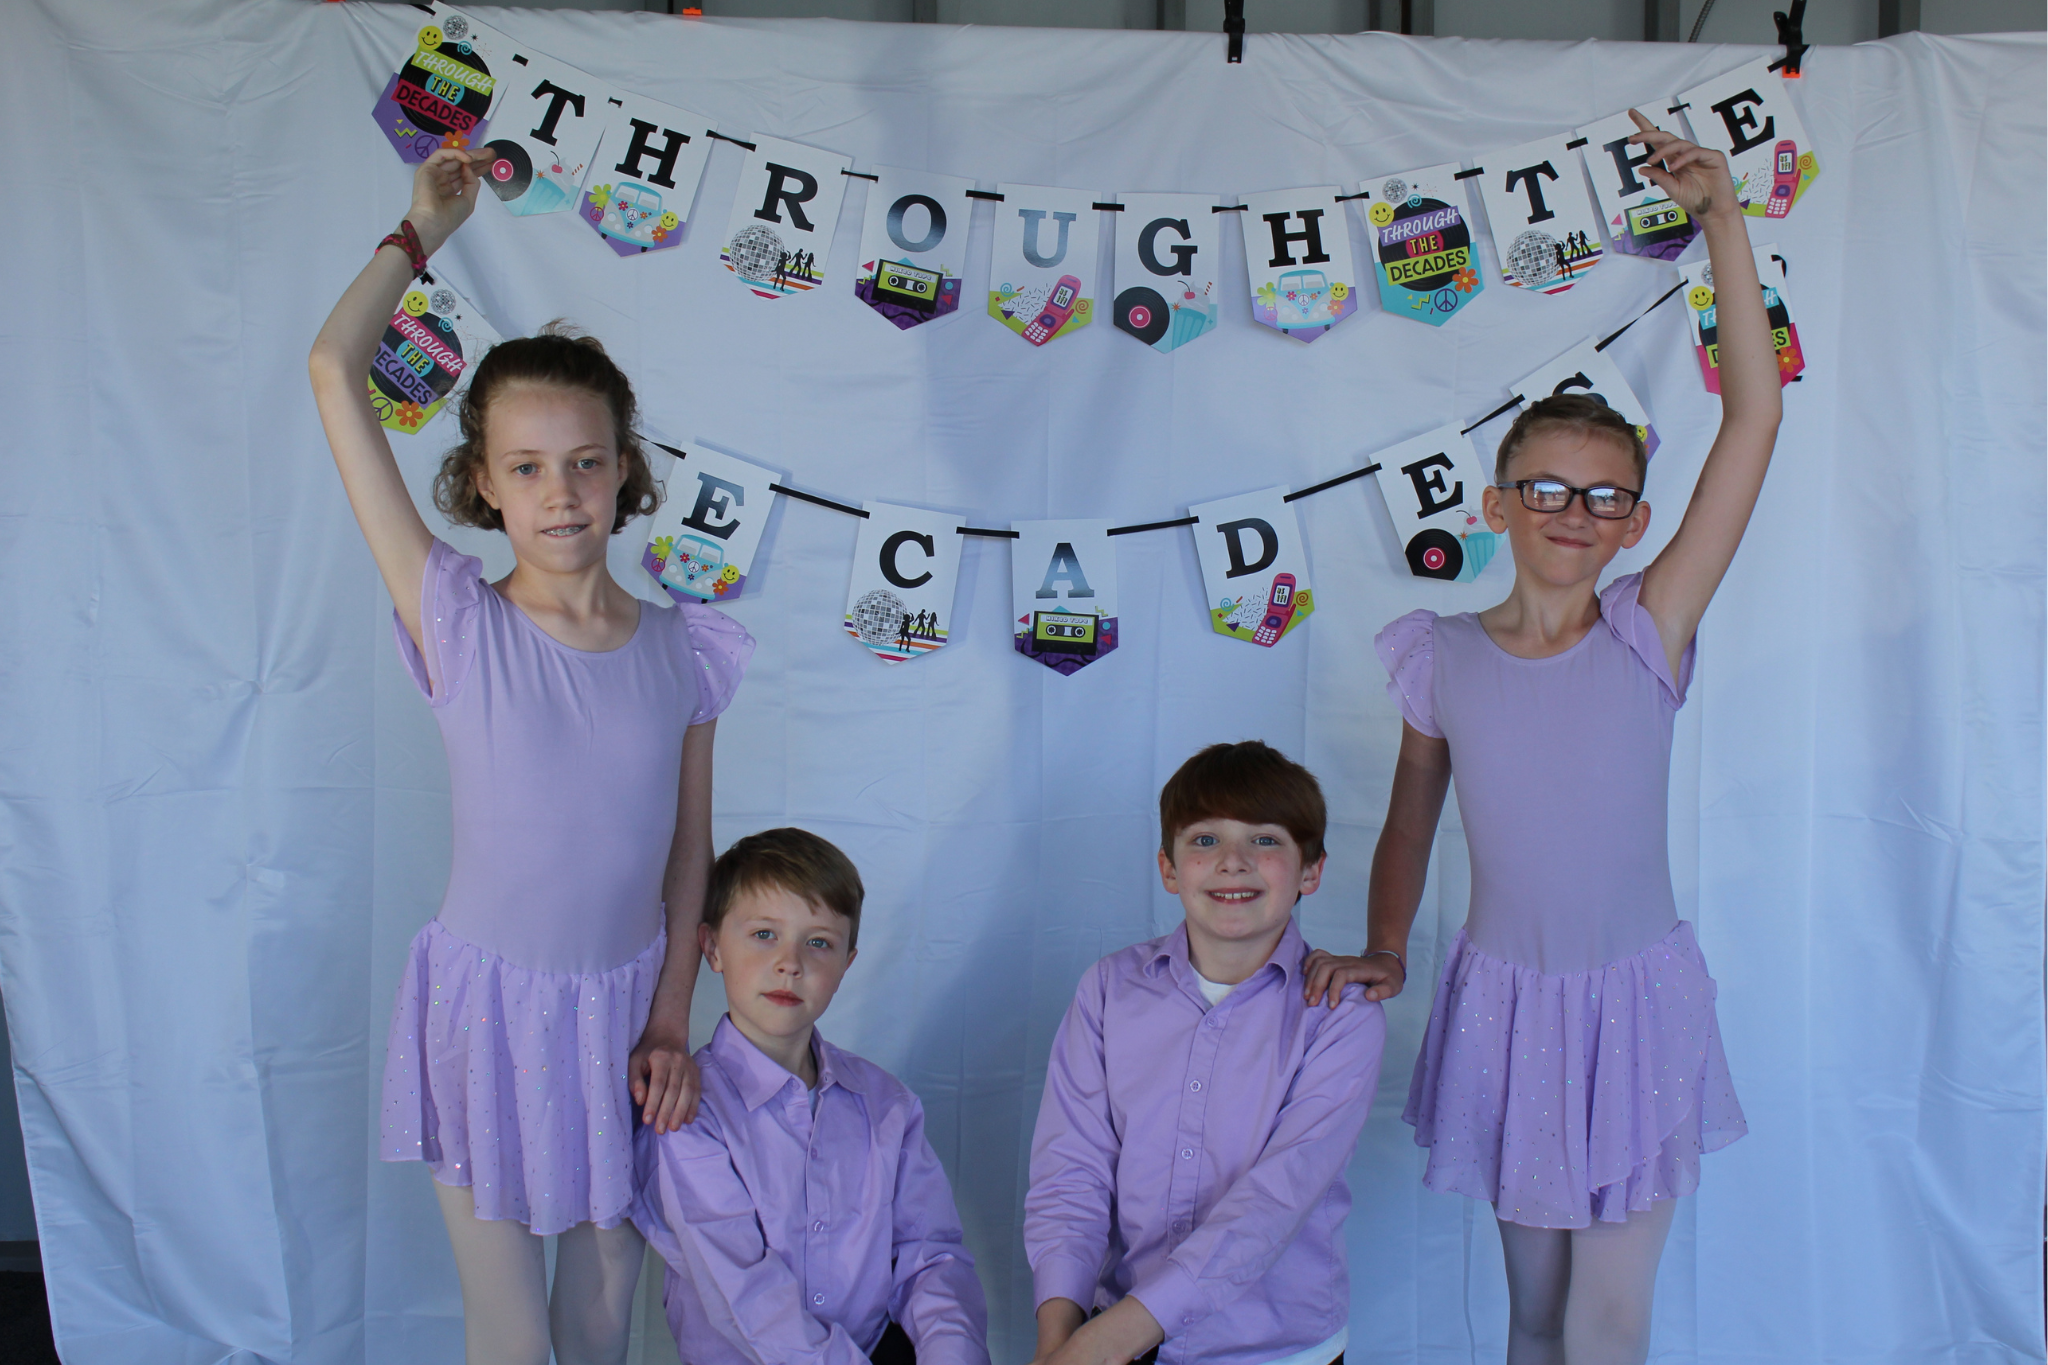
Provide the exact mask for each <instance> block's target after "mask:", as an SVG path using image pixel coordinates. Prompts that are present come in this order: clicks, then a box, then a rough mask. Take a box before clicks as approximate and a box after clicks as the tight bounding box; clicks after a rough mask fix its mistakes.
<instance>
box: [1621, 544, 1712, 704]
mask: <svg viewBox="0 0 2048 1365" xmlns="http://www.w3.org/2000/svg"><path fill="white" fill-rule="evenodd" d="M1642 595H1643V576H1642V575H1641V574H1639V573H1631V574H1623V575H1622V576H1621V577H1620V578H1617V579H1615V580H1614V581H1613V582H1612V583H1609V584H1608V585H1607V586H1606V587H1605V588H1602V589H1601V590H1600V616H1601V619H1602V620H1604V621H1606V622H1607V629H1608V630H1610V631H1612V632H1613V634H1614V638H1615V639H1617V640H1619V641H1621V642H1622V643H1623V644H1625V645H1627V646H1628V648H1629V652H1630V653H1632V654H1634V655H1635V656H1636V659H1637V660H1638V661H1639V662H1641V664H1642V665H1643V667H1645V668H1647V669H1649V670H1650V672H1651V674H1652V675H1654V676H1655V677H1656V679H1657V681H1658V683H1659V684H1661V685H1662V686H1663V689H1664V700H1665V701H1667V702H1668V703H1670V706H1671V709H1672V710H1674V711H1676V710H1677V709H1678V708H1679V707H1681V706H1683V705H1685V691H1686V689H1687V688H1688V687H1690V686H1692V666H1693V659H1694V657H1695V656H1696V655H1697V654H1698V652H1699V643H1700V642H1699V637H1698V636H1694V637H1693V638H1692V639H1690V640H1688V641H1686V642H1685V653H1683V654H1682V655H1680V656H1679V659H1678V676H1677V677H1675V678H1674V677H1672V676H1671V664H1670V661H1669V660H1668V659H1666V658H1665V656H1664V637H1663V635H1661V634H1660V633H1659V632H1658V630H1657V621H1656V618H1655V617H1653V616H1651V615H1650V613H1649V610H1648V609H1647V608H1646V607H1644V606H1643V604H1642V600H1641V599H1642Z"/></svg>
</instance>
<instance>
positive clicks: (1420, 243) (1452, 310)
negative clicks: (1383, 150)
mask: <svg viewBox="0 0 2048 1365" xmlns="http://www.w3.org/2000/svg"><path fill="white" fill-rule="evenodd" d="M1457 173H1458V167H1457V163H1455V162H1449V163H1446V164H1444V165H1442V166H1426V167H1424V168H1423V169H1421V170H1419V171H1403V172H1401V173H1400V174H1399V175H1382V176H1376V177H1374V178H1373V179H1370V180H1367V181H1364V182H1362V183H1361V184H1360V185H1359V187H1358V188H1359V189H1360V190H1361V191H1362V192H1363V193H1364V196H1365V197H1364V198H1363V199H1361V200H1360V201H1359V203H1360V204H1361V205H1362V206H1363V207H1364V209H1365V222H1366V229H1367V232H1368V234H1369V235H1370V237H1371V240H1372V246H1373V256H1374V258H1375V260H1374V268H1375V271H1376V272H1377V274H1378V275H1379V285H1380V308H1381V309H1382V310H1383V311H1385V312H1388V313H1391V314H1393V315H1394V316H1395V317H1397V318H1414V319H1415V320H1416V321H1418V322H1426V323H1428V324H1430V325H1431V326H1432V327H1441V326H1443V325H1444V323H1446V322H1448V321H1450V319H1451V318H1452V317H1453V316H1455V315H1456V314H1457V311H1458V310H1459V309H1460V308H1463V307H1464V306H1465V305H1466V304H1468V303H1470V302H1471V301H1472V300H1473V299H1476V298H1478V297H1479V291H1480V290H1481V289H1483V288H1485V287H1486V286H1485V283H1484V282H1483V281H1482V280H1481V279H1480V278H1479V257H1478V256H1477V254H1475V253H1474V251H1473V249H1472V225H1471V224H1470V223H1468V222H1467V221H1466V220H1465V193H1464V191H1463V190H1462V189H1460V188H1459V187H1458V181H1457V178H1456V177H1457Z"/></svg>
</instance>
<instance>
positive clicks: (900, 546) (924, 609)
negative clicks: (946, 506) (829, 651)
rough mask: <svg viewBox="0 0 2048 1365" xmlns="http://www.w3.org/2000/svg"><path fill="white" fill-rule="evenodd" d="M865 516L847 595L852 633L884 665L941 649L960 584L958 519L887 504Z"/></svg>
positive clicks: (848, 626) (872, 508)
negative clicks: (956, 587)
mask: <svg viewBox="0 0 2048 1365" xmlns="http://www.w3.org/2000/svg"><path fill="white" fill-rule="evenodd" d="M866 510H867V514H868V517H867V520H866V521H863V522H862V523H861V524H860V539H859V541H858V542H857V543H856V544H855V545H854V549H853V579H852V582H851V583H850V584H849V585H848V587H847V590H846V633H847V634H848V635H851V636H852V637H853V638H854V639H856V640H858V641H860V642H861V643H862V644H863V645H865V646H867V648H868V650H869V651H870V652H871V653H873V654H874V656H875V657H876V658H878V659H880V660H882V661H883V662H884V663H892V664H900V663H902V662H903V661H904V660H906V659H915V658H917V657H919V656H920V655H924V654H931V653H934V652H936V651H937V650H940V649H943V648H944V647H945V644H946V639H947V637H948V636H949V635H950V634H951V632H952V629H953V589H954V587H955V586H956V585H957V584H958V583H959V581H960V518H959V517H958V516H956V515H954V514H953V513H950V512H927V511H925V510H924V509H923V508H920V507H899V506H898V505H896V504H895V503H889V502H871V503H868V504H866Z"/></svg>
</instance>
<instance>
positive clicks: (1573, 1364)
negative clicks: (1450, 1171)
mask: <svg viewBox="0 0 2048 1365" xmlns="http://www.w3.org/2000/svg"><path fill="white" fill-rule="evenodd" d="M1677 1203H1678V1201H1677V1200H1675V1199H1659V1200H1658V1201H1657V1202H1656V1203H1654V1204H1652V1205H1650V1207H1649V1208H1648V1209H1647V1210H1645V1211H1644V1212H1642V1213H1635V1214H1630V1215H1629V1219H1628V1221H1627V1222H1625V1223H1602V1222H1598V1221H1595V1222H1594V1223H1593V1225H1592V1226H1591V1227H1584V1228H1527V1227H1523V1226H1522V1225H1521V1224H1519V1223H1510V1222H1507V1221H1505V1220H1501V1221H1500V1245H1501V1250H1502V1251H1503V1252H1505V1253H1506V1255H1507V1263H1508V1361H1507V1365H1643V1362H1644V1361H1645V1360H1646V1359H1648V1358H1649V1354H1650V1300H1651V1298H1652V1296H1653V1295H1654V1294H1655V1292H1656V1288H1657V1261H1658V1258H1659V1257H1661V1256H1662V1255H1663V1254H1664V1238H1665V1236H1666V1234H1668V1233H1669V1232H1670V1231H1671V1214H1672V1211H1673V1209H1674V1208H1675V1207H1676V1206H1677Z"/></svg>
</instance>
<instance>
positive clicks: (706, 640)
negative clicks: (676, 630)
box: [676, 602, 754, 725]
mask: <svg viewBox="0 0 2048 1365" xmlns="http://www.w3.org/2000/svg"><path fill="white" fill-rule="evenodd" d="M676 610H677V611H680V612H681V613H682V614H683V630H684V633H685V634H686V635H687V636H688V637H689V643H690V653H691V655H692V656H693V657H694V659H695V666H696V678H697V710H696V713H695V714H694V715H692V716H691V717H690V724H692V725H702V724H703V723H704V722H705V721H707V720H716V719H717V718H718V715H719V713H720V712H722V711H724V710H725V708H726V707H728V706H730V705H732V698H733V694H734V693H735V692H738V691H739V690H740V679H741V678H742V677H744V676H745V675H746V671H747V661H748V660H749V659H752V658H753V657H754V637H753V636H751V635H749V634H747V628H746V627H745V626H743V625H741V624H740V623H739V622H737V621H735V620H733V619H732V618H731V617H730V616H727V615H726V614H725V613H724V612H722V611H720V610H718V608H716V607H706V606H698V605H696V604H694V603H688V602H685V603H683V604H682V605H680V606H678V607H677V608H676Z"/></svg>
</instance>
